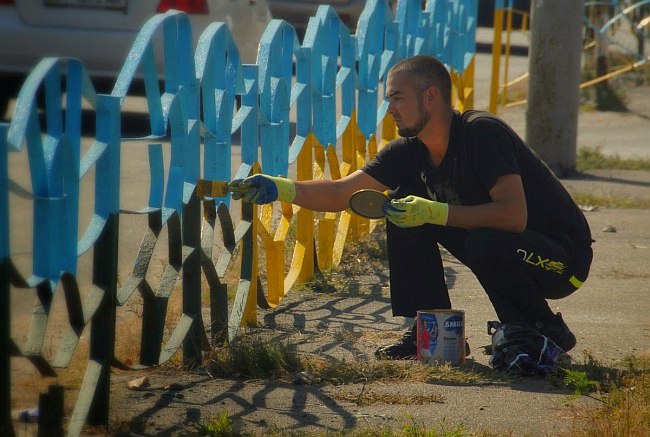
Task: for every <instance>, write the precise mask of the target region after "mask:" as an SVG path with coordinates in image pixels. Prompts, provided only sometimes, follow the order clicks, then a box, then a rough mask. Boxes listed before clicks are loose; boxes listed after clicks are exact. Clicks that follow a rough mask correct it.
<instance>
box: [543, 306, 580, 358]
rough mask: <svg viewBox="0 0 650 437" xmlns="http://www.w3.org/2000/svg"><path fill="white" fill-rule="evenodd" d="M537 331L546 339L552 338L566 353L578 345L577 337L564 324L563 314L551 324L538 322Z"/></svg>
mask: <svg viewBox="0 0 650 437" xmlns="http://www.w3.org/2000/svg"><path fill="white" fill-rule="evenodd" d="M535 329H537V331H539V333H540V334H542V335H543V336H544V337H547V338H550V339H551V340H553V341H554V342H555V344H557V345H558V346H560V347H561V348H562V350H563V351H564V352H569V351H570V350H571V349H573V348H574V347H575V345H576V336H575V335H573V332H571V331H570V330H569V327H568V326H567V325H566V323H564V320H563V319H562V314H561V313H557V314H556V315H555V320H554V321H553V322H550V323H541V322H537V323H536V324H535Z"/></svg>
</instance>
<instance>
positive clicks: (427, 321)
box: [417, 310, 465, 364]
mask: <svg viewBox="0 0 650 437" xmlns="http://www.w3.org/2000/svg"><path fill="white" fill-rule="evenodd" d="M417 358H418V360H419V361H421V362H423V363H429V364H433V363H441V362H449V363H451V364H461V363H464V362H465V313H464V311H459V310H426V311H418V312H417Z"/></svg>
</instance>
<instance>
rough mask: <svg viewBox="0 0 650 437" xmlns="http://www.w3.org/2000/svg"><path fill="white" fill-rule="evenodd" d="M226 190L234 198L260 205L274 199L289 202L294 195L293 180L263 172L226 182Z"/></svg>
mask: <svg viewBox="0 0 650 437" xmlns="http://www.w3.org/2000/svg"><path fill="white" fill-rule="evenodd" d="M228 190H229V191H230V192H231V193H232V198H233V199H235V200H239V199H241V200H242V201H243V202H248V203H257V204H261V205H263V204H265V203H271V202H274V201H276V200H280V201H282V202H289V203H291V202H293V199H294V198H295V197H296V186H295V184H294V183H293V181H291V180H289V179H286V178H281V177H274V176H267V175H263V174H256V175H253V176H249V177H247V178H246V179H244V180H242V179H235V180H234V181H232V182H230V183H229V184H228Z"/></svg>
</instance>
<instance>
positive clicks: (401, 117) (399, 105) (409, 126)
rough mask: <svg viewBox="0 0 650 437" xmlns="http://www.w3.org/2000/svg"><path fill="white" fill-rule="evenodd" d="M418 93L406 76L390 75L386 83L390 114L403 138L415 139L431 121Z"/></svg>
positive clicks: (420, 94) (420, 93) (429, 114)
mask: <svg viewBox="0 0 650 437" xmlns="http://www.w3.org/2000/svg"><path fill="white" fill-rule="evenodd" d="M422 94H423V93H422V92H418V91H417V90H416V89H415V87H414V86H413V84H412V83H410V82H409V80H408V77H407V76H406V75H405V74H399V73H398V74H394V75H393V74H389V75H388V80H387V82H386V97H388V113H389V114H391V115H392V116H393V119H394V120H395V124H396V125H397V133H398V134H399V135H400V136H402V137H415V136H417V135H418V134H419V133H420V131H422V129H423V128H424V126H426V124H427V123H428V122H429V120H430V119H431V113H430V112H428V111H427V110H426V109H425V108H424V105H423V104H422Z"/></svg>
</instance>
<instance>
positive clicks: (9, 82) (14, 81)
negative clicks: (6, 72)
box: [0, 76, 24, 120]
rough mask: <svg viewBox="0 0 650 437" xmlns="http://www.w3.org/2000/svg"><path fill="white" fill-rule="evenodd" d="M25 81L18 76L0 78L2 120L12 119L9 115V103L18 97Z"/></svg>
mask: <svg viewBox="0 0 650 437" xmlns="http://www.w3.org/2000/svg"><path fill="white" fill-rule="evenodd" d="M23 79H24V78H23V77H18V76H9V77H0V84H2V85H0V120H10V119H11V114H7V109H8V108H9V101H10V100H12V99H15V98H16V97H17V96H18V91H20V86H21V85H22V83H23Z"/></svg>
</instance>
